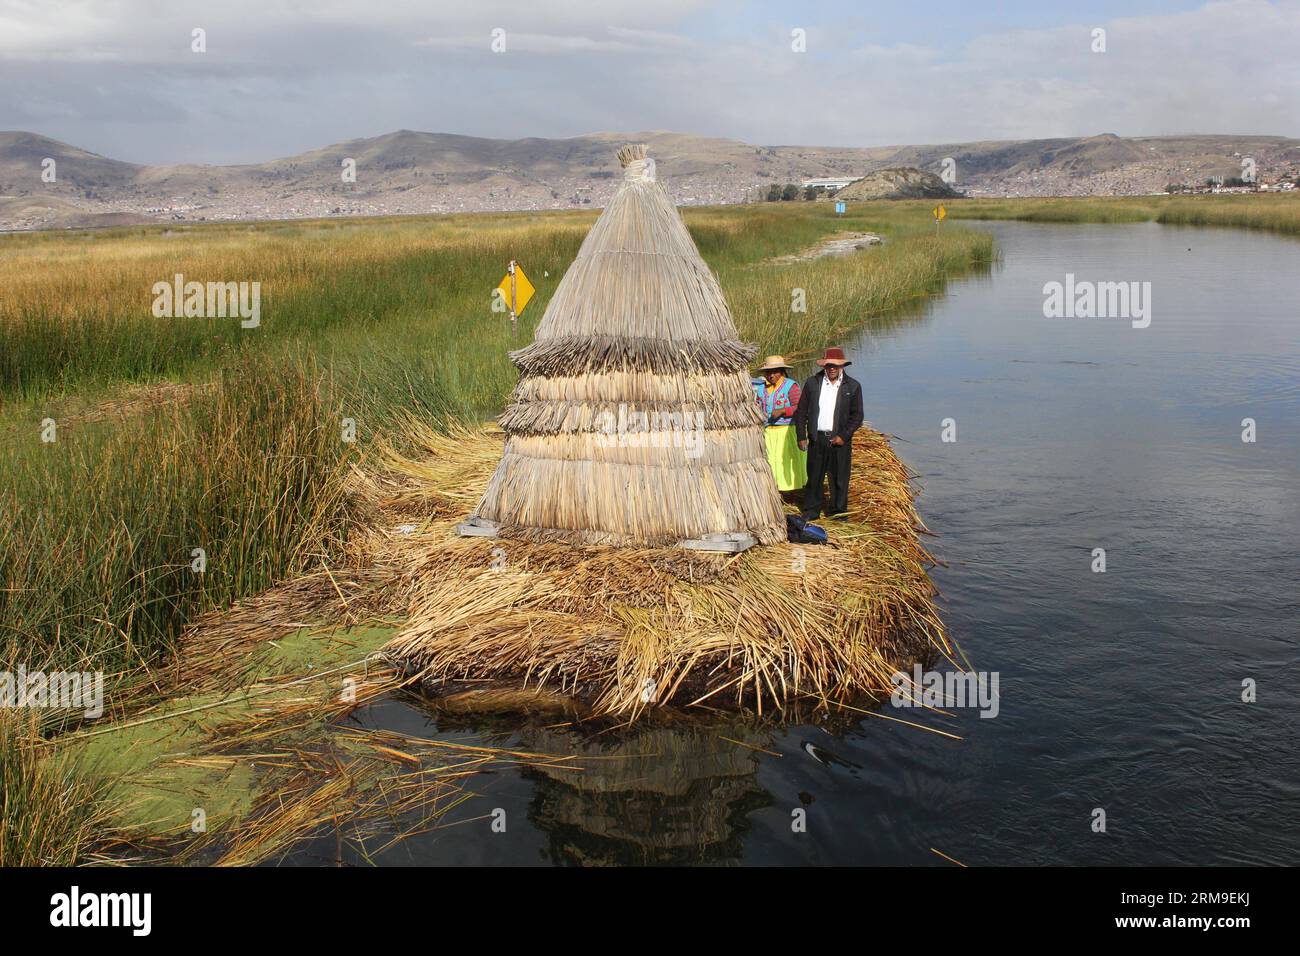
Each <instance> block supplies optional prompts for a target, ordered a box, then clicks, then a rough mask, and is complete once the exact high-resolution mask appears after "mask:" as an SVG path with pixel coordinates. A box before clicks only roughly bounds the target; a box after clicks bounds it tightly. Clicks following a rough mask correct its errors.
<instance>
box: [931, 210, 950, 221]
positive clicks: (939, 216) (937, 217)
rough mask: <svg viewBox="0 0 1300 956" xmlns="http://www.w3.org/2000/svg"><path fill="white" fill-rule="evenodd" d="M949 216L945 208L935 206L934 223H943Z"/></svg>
mask: <svg viewBox="0 0 1300 956" xmlns="http://www.w3.org/2000/svg"><path fill="white" fill-rule="evenodd" d="M947 215H948V210H946V209H944V208H943V206H935V207H934V221H935V222H941V221H942V220H943V219H944V218H946V217H947Z"/></svg>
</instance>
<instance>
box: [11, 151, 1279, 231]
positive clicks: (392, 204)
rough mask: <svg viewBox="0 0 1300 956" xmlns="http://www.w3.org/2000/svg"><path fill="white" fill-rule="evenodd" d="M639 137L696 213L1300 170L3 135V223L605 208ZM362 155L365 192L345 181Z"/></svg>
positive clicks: (1018, 157) (1028, 156) (1207, 158)
mask: <svg viewBox="0 0 1300 956" xmlns="http://www.w3.org/2000/svg"><path fill="white" fill-rule="evenodd" d="M629 141H631V142H645V143H648V144H649V147H650V154H651V155H652V156H654V157H655V159H656V161H657V163H658V168H659V171H660V175H661V177H662V178H663V179H664V180H665V181H666V182H667V183H668V186H669V188H670V190H671V191H672V193H673V196H674V198H675V199H676V200H677V202H679V203H683V204H704V203H708V204H716V203H728V202H743V201H745V200H747V199H750V198H754V197H757V196H762V195H765V194H766V192H767V189H768V187H769V186H770V185H771V184H772V183H777V184H785V183H791V182H793V183H799V182H801V181H802V180H804V179H817V178H828V177H836V178H843V177H846V176H853V177H855V178H862V177H865V176H868V175H869V174H872V173H876V172H879V171H882V170H886V169H889V168H894V167H900V166H906V167H913V168H915V169H917V170H921V171H924V172H925V173H928V174H935V173H938V172H940V171H941V170H942V169H944V168H945V167H949V168H952V169H954V170H955V172H956V182H955V184H954V185H955V187H956V188H957V190H959V191H961V192H964V193H966V194H968V195H972V196H1046V195H1115V194H1133V193H1150V192H1158V191H1160V190H1162V189H1164V187H1165V186H1166V185H1168V184H1170V183H1189V184H1190V183H1198V182H1203V181H1204V180H1205V179H1206V178H1207V177H1209V176H1224V177H1225V178H1228V177H1233V176H1238V175H1240V173H1241V169H1242V166H1241V164H1242V160H1243V159H1244V158H1247V157H1249V158H1251V159H1253V160H1254V161H1255V164H1256V169H1257V171H1258V173H1259V175H1260V176H1261V177H1262V178H1265V179H1267V178H1268V177H1269V176H1271V175H1282V174H1284V173H1300V141H1297V140H1293V139H1286V138H1282V137H1275V136H1182V137H1139V138H1121V137H1118V136H1114V135H1111V134H1103V135H1100V136H1089V137H1077V138H1070V139H1041V140H1019V141H1012V142H977V143H952V144H946V145H943V144H940V145H931V146H880V147H870V148H839V147H820V146H754V145H751V144H749V143H743V142H740V141H739V140H734V139H718V138H711V137H705V136H693V135H689V134H685V133H669V132H649V133H646V132H642V133H613V132H608V133H591V134H588V135H586V136H576V137H572V138H569V139H538V138H530V139H516V140H504V139H484V138H481V137H475V136H458V135H454V134H450V133H421V132H415V131H412V130H398V131H397V132H395V133H388V134H386V135H384V136H376V137H373V138H370V139H357V140H349V141H348V142H344V143H337V144H335V145H332V146H326V147H323V148H321V149H316V150H312V151H310V152H307V153H302V154H300V155H298V156H290V157H286V158H284V159H276V160H271V161H269V162H265V163H256V164H250V165H242V166H206V165H177V166H141V165H136V164H134V163H124V162H119V161H117V160H113V159H108V158H106V157H104V156H99V155H96V154H95V153H90V152H87V151H85V150H83V149H78V148H77V147H74V146H69V145H68V144H66V143H60V142H58V141H56V140H53V139H49V138H47V137H44V136H40V135H37V134H35V133H27V132H0V229H43V228H57V227H63V226H68V225H84V224H86V223H87V222H104V221H171V220H186V221H194V220H204V219H208V220H212V219H218V220H231V219H292V218H300V217H311V216H346V215H395V214H410V213H428V212H473V211H498V210H510V209H525V210H526V209H562V208H574V207H583V206H599V205H601V204H603V203H604V202H605V201H606V200H607V199H608V197H609V196H610V195H611V194H612V192H613V189H614V186H615V184H616V182H617V177H618V175H619V171H618V163H617V162H616V161H615V159H614V150H615V149H616V148H617V147H618V146H619V145H620V144H622V143H625V142H629ZM46 158H50V159H53V160H54V161H55V169H56V173H57V178H56V181H55V182H52V183H47V182H43V181H42V179H41V168H42V161H43V160H45V159H46ZM349 159H350V160H353V161H355V168H356V179H355V181H354V182H346V181H344V178H343V176H342V175H341V174H342V173H343V171H344V167H343V163H344V160H349ZM949 161H951V162H949ZM30 200H39V202H35V203H33V202H30ZM105 216H113V217H115V218H114V219H112V220H105V219H104V218H103V217H105ZM87 217H91V218H89V219H88V218H87ZM122 217H125V218H122Z"/></svg>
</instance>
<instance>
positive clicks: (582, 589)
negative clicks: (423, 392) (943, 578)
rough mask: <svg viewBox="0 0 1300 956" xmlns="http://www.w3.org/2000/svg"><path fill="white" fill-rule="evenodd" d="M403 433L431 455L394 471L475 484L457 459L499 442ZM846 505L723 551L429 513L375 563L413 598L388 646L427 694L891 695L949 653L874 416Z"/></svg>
mask: <svg viewBox="0 0 1300 956" xmlns="http://www.w3.org/2000/svg"><path fill="white" fill-rule="evenodd" d="M413 439H414V440H415V441H417V442H418V443H419V444H420V445H422V446H423V448H424V451H425V454H423V455H422V456H420V458H419V459H417V460H400V459H399V460H394V461H393V466H394V467H395V468H396V469H398V470H400V471H402V472H404V473H406V474H408V475H410V476H412V477H414V478H417V479H418V480H419V481H427V482H432V483H434V484H435V485H436V486H437V487H439V488H443V489H447V488H452V487H456V488H464V487H465V485H466V484H468V483H470V482H473V481H475V480H478V481H481V480H483V479H484V478H486V473H485V471H479V472H478V474H477V475H476V474H474V473H473V471H472V470H467V469H466V468H465V464H464V462H465V459H464V458H463V457H462V456H463V455H466V454H468V456H469V457H470V458H472V459H474V460H476V461H478V462H479V463H480V465H481V464H482V463H483V462H484V460H485V459H488V458H490V454H487V453H485V452H484V446H485V443H487V447H495V446H496V443H497V442H499V441H500V438H499V437H498V436H495V435H493V434H492V433H490V432H483V433H480V434H478V435H472V434H462V435H459V436H456V437H454V438H451V439H448V438H445V437H442V436H438V435H435V434H433V433H431V432H428V431H427V430H425V431H422V432H420V433H419V434H417V435H414V436H413ZM443 462H448V463H449V464H450V467H451V468H453V469H456V471H455V473H453V474H447V473H445V472H444V470H443V467H442V463H443ZM466 490H468V489H466ZM461 497H462V500H463V497H464V496H463V495H462V496H461ZM850 501H851V504H852V510H851V511H850V513H849V515H848V520H846V521H845V522H844V523H842V524H840V523H836V525H835V528H834V533H833V537H834V539H835V542H836V543H835V544H834V545H833V546H826V547H816V546H799V545H791V544H788V543H780V544H774V545H771V546H768V547H763V548H755V549H751V550H750V551H748V552H745V553H743V554H740V555H736V556H734V557H725V556H721V555H707V554H697V553H692V552H688V551H683V550H681V549H679V548H672V547H668V548H653V549H651V548H600V547H575V546H572V545H570V544H567V543H547V542H541V543H539V542H534V541H508V540H501V541H494V540H485V539H479V538H459V537H457V536H456V535H455V534H454V531H453V526H454V524H455V522H456V518H455V517H453V516H449V517H445V518H441V519H438V520H434V521H431V522H429V524H428V525H427V527H426V528H425V529H423V530H422V532H421V534H420V535H419V536H418V538H417V539H416V540H413V541H411V542H409V543H408V544H407V545H406V546H403V547H398V548H394V549H391V550H389V551H388V553H387V554H386V556H385V557H384V559H383V560H384V563H385V564H386V565H387V566H388V567H389V568H390V569H391V570H392V571H394V572H396V579H399V580H401V581H402V582H403V583H402V584H401V586H400V587H399V588H396V589H395V590H396V591H400V593H401V594H402V596H403V597H404V598H405V599H406V600H407V601H409V605H408V607H407V608H406V609H405V617H406V619H407V624H406V626H405V627H404V628H403V630H402V631H401V633H400V634H399V635H398V637H397V638H396V639H394V640H393V641H392V642H391V643H390V644H389V645H388V647H387V649H386V650H387V656H388V657H389V659H390V660H391V661H392V662H393V663H394V664H395V665H397V666H399V667H401V668H402V669H404V670H406V671H408V672H410V673H414V674H416V675H418V677H419V678H420V680H421V681H422V682H423V683H424V685H425V686H426V687H428V688H430V689H431V690H434V691H436V692H438V693H456V692H458V691H462V690H465V689H467V688H477V689H484V688H492V687H515V688H527V689H534V690H538V689H540V690H547V691H558V692H560V693H562V694H564V695H567V696H569V697H572V698H575V699H577V700H579V701H582V702H583V703H584V704H585V705H586V707H587V708H588V710H589V713H591V714H593V715H610V716H616V717H620V718H623V719H628V720H631V719H634V718H636V717H637V716H639V715H640V714H641V713H642V712H644V711H645V709H646V708H647V707H650V706H653V705H656V704H670V703H671V704H677V705H687V706H689V705H712V706H737V705H745V706H749V707H752V708H754V709H755V710H757V711H759V712H762V711H764V710H771V709H774V708H775V709H779V708H781V707H783V706H785V705H786V704H787V703H789V702H794V701H814V702H818V703H826V702H839V701H843V702H847V701H849V700H851V699H853V698H857V697H861V696H862V695H869V694H871V693H872V692H873V691H882V690H885V689H887V688H888V686H889V679H890V676H891V675H892V674H893V673H894V672H895V671H897V670H898V669H900V668H903V667H906V666H910V663H911V662H912V661H914V660H918V659H922V658H925V657H928V656H929V655H931V654H941V655H944V656H949V657H950V656H951V655H952V654H953V649H952V647H951V646H950V645H949V643H948V641H947V639H946V637H945V635H944V630H943V625H942V623H941V621H940V620H939V617H938V614H937V612H936V610H935V607H934V604H933V601H932V598H933V587H932V585H931V583H930V580H929V578H928V576H927V573H926V568H927V566H928V564H929V562H930V556H929V555H928V554H927V553H926V551H925V549H924V548H923V547H922V546H921V544H920V542H919V538H918V535H919V533H920V531H921V525H920V520H919V518H918V516H917V514H916V511H915V509H914V507H913V503H912V491H911V488H910V484H909V475H908V472H907V470H906V467H905V466H904V465H903V464H902V463H901V462H900V461H899V459H898V458H897V456H896V455H895V454H894V453H893V450H892V449H891V448H890V446H889V442H888V440H887V439H886V438H885V437H884V436H883V435H881V434H880V433H878V432H875V431H873V430H871V429H869V428H864V429H862V430H861V431H860V432H859V434H858V436H857V437H856V438H855V442H854V469H853V475H852V490H851V494H850ZM393 590H394V589H392V588H390V592H392V591H393ZM394 610H396V609H394Z"/></svg>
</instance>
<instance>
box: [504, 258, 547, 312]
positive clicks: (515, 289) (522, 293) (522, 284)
mask: <svg viewBox="0 0 1300 956" xmlns="http://www.w3.org/2000/svg"><path fill="white" fill-rule="evenodd" d="M497 288H498V289H500V290H501V299H502V301H503V302H505V303H506V305H508V306H510V314H511V315H512V316H516V315H520V314H522V313H523V311H524V306H526V305H528V302H529V300H531V299H532V297H533V293H534V292H536V291H537V290H536V289H534V288H533V284H532V283H531V282H529V281H528V276H526V275H524V269H523V266H521V265H520V264H519V263H517V262H512V263H510V268H508V269H507V270H506V276H505V278H504V279H502V280H501V284H500V285H498V286H497Z"/></svg>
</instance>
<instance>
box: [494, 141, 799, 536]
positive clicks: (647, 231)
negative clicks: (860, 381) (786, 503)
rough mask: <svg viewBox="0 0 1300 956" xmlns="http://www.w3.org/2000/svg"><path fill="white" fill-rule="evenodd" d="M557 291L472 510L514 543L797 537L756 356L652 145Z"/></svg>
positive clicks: (637, 148) (629, 157)
mask: <svg viewBox="0 0 1300 956" xmlns="http://www.w3.org/2000/svg"><path fill="white" fill-rule="evenodd" d="M618 155H619V159H620V161H621V162H622V163H623V167H624V179H623V183H622V185H621V186H620V188H619V189H618V191H617V192H616V193H615V195H614V198H613V199H612V200H611V201H610V204H609V205H608V206H607V207H606V208H605V211H604V212H603V213H602V214H601V216H600V218H599V219H598V220H597V221H596V224H595V225H594V226H593V227H592V229H591V232H589V233H588V234H587V237H586V239H585V240H584V241H583V244H582V248H581V249H579V251H578V256H577V258H576V259H575V260H574V261H573V264H572V265H571V266H570V267H569V270H568V272H567V273H566V274H565V276H564V278H563V280H561V282H560V284H559V287H558V288H557V289H556V290H555V294H554V295H553V296H552V298H551V301H550V303H549V305H548V306H547V309H546V313H545V314H544V315H543V316H542V319H541V321H540V322H539V323H538V326H537V334H536V337H535V339H534V341H533V343H532V344H531V345H529V346H528V347H527V348H524V349H521V350H520V351H517V352H514V353H512V354H511V359H512V360H513V361H514V363H515V364H516V365H517V366H518V367H519V371H520V379H519V384H518V386H517V387H516V388H515V391H514V395H513V396H512V398H511V403H510V405H509V406H508V407H507V408H506V409H505V411H504V413H503V414H502V416H501V419H500V422H501V426H502V428H503V429H504V430H505V431H506V434H507V441H506V448H505V453H504V455H503V456H502V458H501V463H500V464H499V465H498V467H497V470H496V474H494V475H493V477H492V480H491V482H490V483H489V485H488V488H487V491H486V493H485V494H484V496H483V499H482V501H481V502H480V504H479V506H478V509H477V511H476V513H475V515H474V520H475V521H476V522H478V523H481V524H483V525H485V526H489V527H492V528H493V529H494V530H496V531H497V532H498V533H500V534H501V535H503V536H507V537H520V538H527V539H532V540H542V541H549V540H565V541H572V542H575V543H586V544H617V545H664V544H674V543H679V542H682V541H687V540H699V539H702V538H705V537H707V536H713V535H719V534H733V535H742V536H743V535H752V536H753V537H754V538H755V539H757V540H758V541H761V542H764V543H773V542H776V541H781V540H784V537H785V524H784V516H783V512H782V508H781V501H780V498H779V495H778V493H777V490H776V485H775V482H774V481H773V478H772V473H771V469H770V467H769V466H768V464H767V458H766V454H765V450H764V443H763V422H762V417H761V415H760V414H759V413H758V411H757V410H756V409H755V407H754V402H753V396H752V391H751V386H750V382H749V375H748V371H747V370H748V365H749V361H750V359H751V358H752V357H753V355H754V351H755V350H754V349H753V348H752V347H751V346H748V345H745V344H744V343H742V342H740V341H739V339H738V338H737V333H736V327H735V323H734V322H733V321H732V318H731V313H730V311H729V310H728V308H727V303H726V300H725V299H724V298H723V295H722V290H721V289H720V288H719V286H718V282H717V279H716V278H715V277H714V275H713V273H712V272H711V271H710V270H709V267H708V266H707V265H705V263H704V260H703V259H701V258H700V253H699V250H698V249H697V248H696V247H695V242H694V240H692V239H691V235H690V232H688V231H687V229H686V224H685V223H684V222H683V221H682V218H681V216H680V215H679V214H678V212H677V209H676V207H675V206H674V205H673V202H672V199H671V198H670V197H669V195H668V191H667V190H666V189H665V188H664V187H663V185H662V184H661V183H659V182H658V181H657V180H656V178H655V169H654V161H653V160H650V159H647V158H646V155H645V147H644V146H641V145H632V146H624V147H623V148H622V149H620V150H619V153H618Z"/></svg>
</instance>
